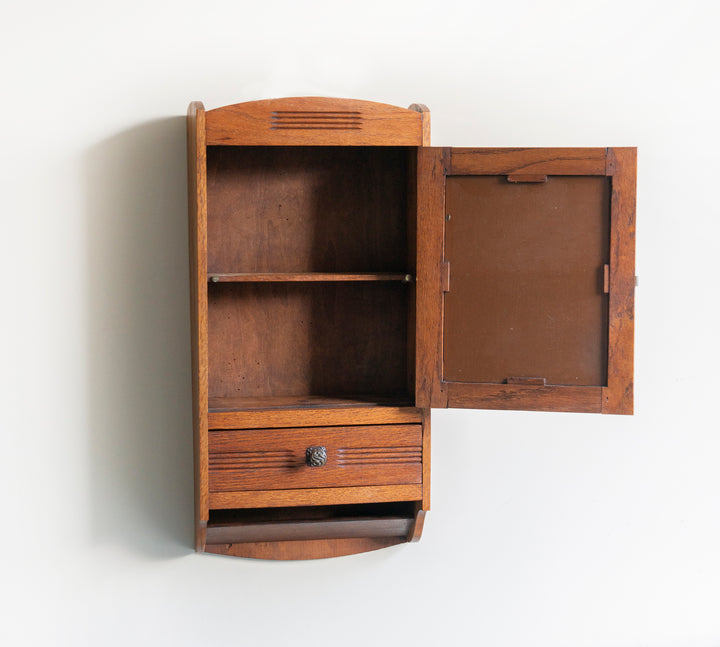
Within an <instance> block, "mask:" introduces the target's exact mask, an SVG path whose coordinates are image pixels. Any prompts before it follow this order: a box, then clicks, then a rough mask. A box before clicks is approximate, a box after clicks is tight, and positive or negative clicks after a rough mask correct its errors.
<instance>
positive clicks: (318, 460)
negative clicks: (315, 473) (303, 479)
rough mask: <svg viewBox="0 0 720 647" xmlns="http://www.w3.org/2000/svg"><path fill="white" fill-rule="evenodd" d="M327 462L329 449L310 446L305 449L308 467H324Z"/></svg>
mask: <svg viewBox="0 0 720 647" xmlns="http://www.w3.org/2000/svg"><path fill="white" fill-rule="evenodd" d="M325 463H327V449H325V448H324V447H308V448H307V449H306V450H305V464H306V465H307V466H308V467H322V466H323V465H325Z"/></svg>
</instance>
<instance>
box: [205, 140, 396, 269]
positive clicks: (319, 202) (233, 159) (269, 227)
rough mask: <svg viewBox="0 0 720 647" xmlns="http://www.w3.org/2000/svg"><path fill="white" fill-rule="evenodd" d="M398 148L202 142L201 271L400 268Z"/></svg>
mask: <svg viewBox="0 0 720 647" xmlns="http://www.w3.org/2000/svg"><path fill="white" fill-rule="evenodd" d="M407 165H408V155H407V149H406V148H402V147H391V148H388V147H351V148H342V147H303V146H294V147H285V146H276V147H263V146H249V147H233V146H209V147H208V149H207V172H208V272H211V273H212V272H382V271H396V272H403V271H406V263H407V262H406V258H407V257H406V254H407V251H406V250H407V173H408V168H407Z"/></svg>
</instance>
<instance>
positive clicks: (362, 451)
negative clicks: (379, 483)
mask: <svg viewBox="0 0 720 647" xmlns="http://www.w3.org/2000/svg"><path fill="white" fill-rule="evenodd" d="M337 463H338V465H380V464H384V465H404V464H412V463H422V448H421V447H361V448H341V449H338V450H337Z"/></svg>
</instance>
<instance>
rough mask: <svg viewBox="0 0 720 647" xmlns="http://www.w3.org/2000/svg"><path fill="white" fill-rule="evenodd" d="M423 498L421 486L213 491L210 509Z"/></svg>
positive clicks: (381, 501)
mask: <svg viewBox="0 0 720 647" xmlns="http://www.w3.org/2000/svg"><path fill="white" fill-rule="evenodd" d="M422 496H423V490H422V485H420V484H411V485H364V486H360V487H326V488H309V489H292V490H256V491H248V492H242V491H238V492H213V493H211V494H210V507H211V508H212V509H214V510H226V509H232V508H277V507H283V506H297V505H338V504H341V503H386V502H389V501H419V500H420V499H422Z"/></svg>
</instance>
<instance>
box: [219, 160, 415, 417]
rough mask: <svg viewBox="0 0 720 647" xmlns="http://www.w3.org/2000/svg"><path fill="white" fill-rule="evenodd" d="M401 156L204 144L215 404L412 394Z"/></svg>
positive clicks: (327, 401) (405, 398) (396, 398)
mask: <svg viewBox="0 0 720 647" xmlns="http://www.w3.org/2000/svg"><path fill="white" fill-rule="evenodd" d="M408 158H409V150H408V149H407V148H404V147H328V146H320V147H303V146H300V147H285V146H248V147H235V146H209V147H208V149H207V168H208V172H207V177H208V181H207V182H208V183H207V195H208V221H207V222H208V224H207V237H208V245H207V248H208V261H207V262H208V358H209V366H208V396H209V403H210V408H211V409H216V410H228V409H233V408H237V409H242V408H252V407H255V406H263V407H270V408H272V407H273V406H292V405H298V406H327V405H332V403H333V401H334V400H338V399H344V400H346V399H348V398H351V399H353V400H354V401H356V402H367V403H376V402H387V401H391V402H393V403H408V402H410V396H409V393H410V375H411V374H412V370H411V368H410V364H409V363H410V362H412V361H414V356H413V354H412V352H410V351H409V350H408V326H409V308H410V299H411V296H410V292H411V290H412V286H411V285H410V282H411V277H412V273H411V271H412V269H413V266H414V262H413V261H412V259H410V258H409V254H408V220H409V218H408V206H407V203H408V200H407V194H408V182H409V180H408V161H409V159H408Z"/></svg>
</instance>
